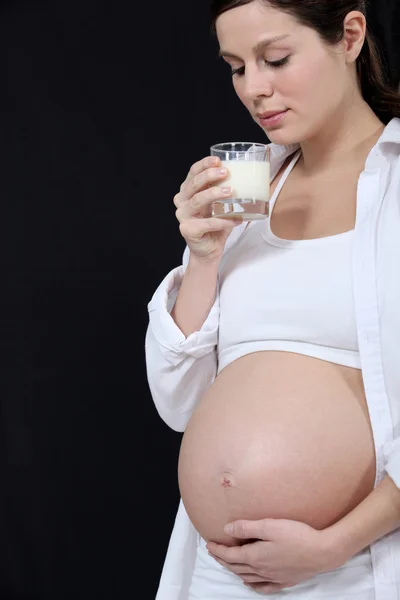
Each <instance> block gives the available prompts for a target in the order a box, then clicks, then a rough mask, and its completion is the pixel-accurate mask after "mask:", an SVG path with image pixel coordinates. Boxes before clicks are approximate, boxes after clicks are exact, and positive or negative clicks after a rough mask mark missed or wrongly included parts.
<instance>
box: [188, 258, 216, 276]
mask: <svg viewBox="0 0 400 600" xmlns="http://www.w3.org/2000/svg"><path fill="white" fill-rule="evenodd" d="M220 263H221V258H220V257H219V258H210V257H207V258H199V257H197V256H195V255H194V254H191V255H190V258H189V263H188V266H187V268H188V269H194V270H196V271H199V272H205V273H218V270H219V265H220Z"/></svg>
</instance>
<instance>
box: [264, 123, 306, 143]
mask: <svg viewBox="0 0 400 600" xmlns="http://www.w3.org/2000/svg"><path fill="white" fill-rule="evenodd" d="M263 131H264V133H265V135H266V136H267V138H268V139H269V141H270V142H272V143H273V144H279V145H280V146H289V145H290V144H299V143H300V141H301V138H300V136H299V135H295V134H294V133H293V131H290V129H289V130H286V129H285V127H282V128H281V129H271V130H266V129H263Z"/></svg>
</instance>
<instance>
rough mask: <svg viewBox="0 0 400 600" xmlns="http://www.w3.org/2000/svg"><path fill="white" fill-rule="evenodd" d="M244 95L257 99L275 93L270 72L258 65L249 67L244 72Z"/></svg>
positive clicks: (249, 98) (248, 98)
mask: <svg viewBox="0 0 400 600" xmlns="http://www.w3.org/2000/svg"><path fill="white" fill-rule="evenodd" d="M244 78H245V81H244V87H243V95H244V97H245V98H246V100H251V101H254V100H257V99H258V98H260V97H263V96H264V97H268V98H269V97H270V96H272V95H273V93H274V91H273V86H272V82H271V80H270V77H269V74H268V73H267V72H266V71H265V70H262V69H259V68H257V67H255V68H247V69H246V71H245V74H244Z"/></svg>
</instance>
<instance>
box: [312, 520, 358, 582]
mask: <svg viewBox="0 0 400 600" xmlns="http://www.w3.org/2000/svg"><path fill="white" fill-rule="evenodd" d="M321 533H322V534H323V547H324V550H325V556H326V557H327V560H328V563H329V564H330V565H332V570H333V569H338V568H339V567H341V566H343V565H344V564H345V563H346V562H347V561H348V560H350V558H352V556H354V555H355V554H357V552H358V551H359V549H358V548H356V547H355V545H354V539H352V536H351V535H350V534H349V532H347V531H346V529H345V528H344V527H343V524H342V523H341V522H340V521H338V522H337V523H335V524H334V525H332V526H330V527H327V528H326V529H324V530H323V531H322V532H321Z"/></svg>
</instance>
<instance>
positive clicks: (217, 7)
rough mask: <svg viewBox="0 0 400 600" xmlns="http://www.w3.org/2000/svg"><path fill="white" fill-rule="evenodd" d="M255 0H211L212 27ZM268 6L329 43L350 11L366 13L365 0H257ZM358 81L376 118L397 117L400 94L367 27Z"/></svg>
mask: <svg viewBox="0 0 400 600" xmlns="http://www.w3.org/2000/svg"><path fill="white" fill-rule="evenodd" d="M253 1H254V0H211V15H212V29H213V31H214V32H215V22H216V20H217V18H218V17H219V16H220V15H221V14H223V13H224V12H226V11H228V10H231V9H232V8H236V7H238V6H243V5H244V4H249V3H250V2H253ZM260 1H261V2H263V3H264V4H266V5H267V6H271V7H272V8H276V9H278V10H281V11H283V12H286V13H287V14H289V15H291V16H293V17H294V18H295V19H297V21H298V22H299V23H300V24H302V25H305V26H306V27H311V28H312V29H314V30H315V31H317V33H318V34H319V35H320V37H321V39H322V40H324V41H325V42H326V43H328V44H330V45H335V44H337V43H339V42H340V41H341V40H342V39H343V37H344V20H345V18H346V16H347V15H348V14H349V12H351V11H353V10H357V11H360V12H361V13H363V14H364V15H366V0H317V1H316V0H260ZM357 72H358V80H359V84H360V88H361V93H362V95H363V98H364V100H365V101H366V102H367V103H368V104H369V106H370V107H371V108H372V110H373V111H374V113H375V114H376V115H377V116H378V117H379V119H380V120H381V121H382V122H383V123H385V124H387V123H388V122H389V121H390V120H391V119H392V118H393V117H399V118H400V93H399V92H398V91H397V90H395V89H393V88H392V87H391V86H390V85H389V84H388V82H387V81H386V79H385V68H384V63H383V60H382V57H381V55H380V52H379V49H378V45H377V43H376V41H375V39H374V38H373V36H372V34H371V33H370V31H369V30H368V28H367V33H366V38H365V42H364V46H363V48H362V50H361V53H360V55H359V57H358V59H357Z"/></svg>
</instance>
